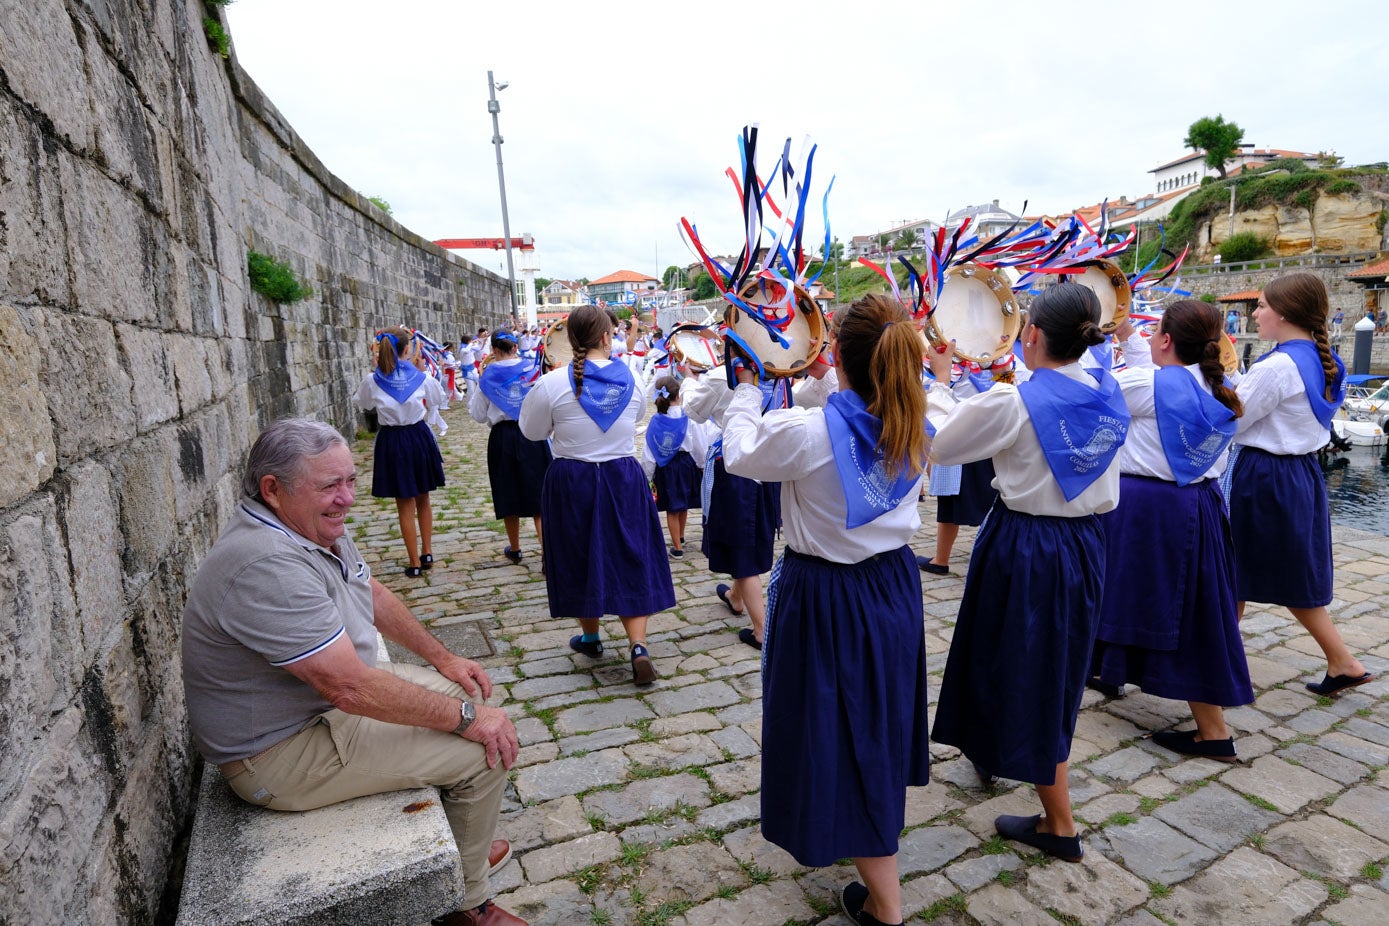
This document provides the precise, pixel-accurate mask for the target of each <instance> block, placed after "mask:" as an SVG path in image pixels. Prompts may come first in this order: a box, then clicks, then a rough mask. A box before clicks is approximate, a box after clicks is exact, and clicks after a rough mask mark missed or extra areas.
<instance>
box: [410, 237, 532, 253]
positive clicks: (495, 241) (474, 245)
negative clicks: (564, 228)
mask: <svg viewBox="0 0 1389 926" xmlns="http://www.w3.org/2000/svg"><path fill="white" fill-rule="evenodd" d="M434 243H435V244H437V245H438V246H439V247H441V248H445V249H448V250H455V251H467V250H474V249H481V248H490V249H491V250H493V251H500V250H501V249H502V248H504V247H506V239H505V238H440V239H439V240H438V241H436V242H434ZM511 246H512V247H513V248H516V249H517V250H520V251H534V250H535V239H534V238H532V237H531V236H530V235H523V236H522V237H520V238H512V239H511Z"/></svg>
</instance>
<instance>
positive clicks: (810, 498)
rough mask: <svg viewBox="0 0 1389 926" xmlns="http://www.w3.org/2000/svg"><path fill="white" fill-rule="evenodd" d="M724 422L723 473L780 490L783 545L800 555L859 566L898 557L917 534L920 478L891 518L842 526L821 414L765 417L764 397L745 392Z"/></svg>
mask: <svg viewBox="0 0 1389 926" xmlns="http://www.w3.org/2000/svg"><path fill="white" fill-rule="evenodd" d="M825 379H830V375H827V376H826V377H825ZM820 383H821V384H822V385H821V386H820V387H817V390H818V389H824V388H825V386H824V380H820ZM831 385H833V381H832V382H831ZM725 391H727V385H726V384H725ZM724 414H725V422H724V430H723V461H724V466H725V467H726V468H727V469H728V471H729V472H730V473H733V474H734V475H737V476H744V477H747V478H749V479H756V480H759V481H762V482H780V483H781V517H782V526H783V529H784V530H785V532H786V545H787V546H788V547H789V548H790V549H792V550H795V551H796V552H797V553H807V554H809V555H811V556H818V557H820V558H821V559H827V560H829V561H831V562H835V563H857V562H861V561H862V560H865V559H868V558H869V557H870V556H874V555H876V554H878V553H885V552H888V551H890V550H895V549H897V548H898V547H900V546H902V545H903V544H905V543H907V542H908V541H909V540H911V538H912V535H913V534H915V533H916V530H917V528H919V527H920V526H921V517H920V516H919V515H918V514H917V510H916V497H917V494H918V493H919V492H920V491H921V479H920V478H918V479H917V480H916V482H915V483H914V484H913V485H912V487H911V489H910V490H909V491H908V492H907V494H906V495H904V496H903V497H902V501H901V503H899V504H898V506H897V507H896V508H894V509H893V510H892V511H889V512H887V513H885V514H883V515H881V516H880V517H878V518H876V519H874V520H872V521H870V522H868V523H867V524H864V525H863V526H861V527H855V528H853V529H852V530H850V529H848V528H846V527H845V526H844V525H845V522H846V520H847V518H848V507H847V505H846V504H845V502H844V488H843V486H842V485H841V484H840V482H839V470H838V469H837V468H836V467H835V464H834V451H833V450H832V449H831V447H830V435H829V428H828V427H827V426H826V424H825V412H824V409H822V408H803V407H800V406H797V407H795V408H784V409H774V410H772V411H769V412H767V413H766V414H765V415H764V414H762V391H761V390H760V389H758V388H757V387H756V386H753V385H750V384H745V385H740V386H739V387H738V388H737V389H735V390H733V391H732V392H731V393H730V395H729V401H728V402H727V403H726V405H725V408H724Z"/></svg>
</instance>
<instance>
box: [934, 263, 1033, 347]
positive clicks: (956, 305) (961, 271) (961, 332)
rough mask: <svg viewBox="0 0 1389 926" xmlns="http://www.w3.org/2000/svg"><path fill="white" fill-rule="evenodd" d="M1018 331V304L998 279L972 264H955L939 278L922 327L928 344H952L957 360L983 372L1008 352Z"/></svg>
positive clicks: (1020, 322) (1019, 316) (1002, 281)
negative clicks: (933, 305)
mask: <svg viewBox="0 0 1389 926" xmlns="http://www.w3.org/2000/svg"><path fill="white" fill-rule="evenodd" d="M1020 330H1022V316H1021V314H1020V313H1019V312H1018V303H1017V300H1015V299H1014V298H1013V288H1012V287H1011V286H1010V285H1009V284H1008V280H1007V279H1006V278H1005V277H1004V276H1003V275H1002V274H1000V273H998V272H996V271H994V270H990V269H989V268H988V267H981V266H979V265H978V264H960V265H958V266H955V267H951V268H950V269H949V270H947V271H946V272H945V282H944V283H943V284H942V286H941V289H940V297H939V298H938V299H937V300H936V308H935V311H934V312H933V313H931V318H930V321H928V322H927V324H926V337H927V339H928V340H930V341H931V342H932V343H934V344H949V343H950V342H951V341H954V342H955V344H954V347H955V356H956V357H957V358H958V359H960V360H965V361H969V362H971V363H977V364H978V365H979V366H981V367H987V366H990V365H991V364H992V363H993V362H994V361H995V360H997V359H998V358H1000V357H1002V356H1004V355H1005V354H1007V353H1008V352H1009V351H1011V350H1012V349H1013V344H1014V342H1016V341H1017V339H1018V332H1019V331H1020Z"/></svg>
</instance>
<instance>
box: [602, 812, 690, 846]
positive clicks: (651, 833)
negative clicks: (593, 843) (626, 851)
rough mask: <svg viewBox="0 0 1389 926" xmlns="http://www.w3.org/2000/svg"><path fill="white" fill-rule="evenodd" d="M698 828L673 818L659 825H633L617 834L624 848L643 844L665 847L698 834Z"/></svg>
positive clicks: (687, 821)
mask: <svg viewBox="0 0 1389 926" xmlns="http://www.w3.org/2000/svg"><path fill="white" fill-rule="evenodd" d="M698 829H699V828H698V827H697V826H695V825H694V824H693V823H691V822H690V821H689V820H685V819H682V818H680V817H673V818H671V819H669V820H663V821H661V822H660V823H634V824H632V825H631V826H629V827H627V828H626V829H624V830H623V831H622V832H620V833H618V834H617V838H618V839H621V840H622V844H623V845H624V846H629V845H637V844H640V843H645V844H647V845H652V846H661V845H666V844H667V843H670V842H672V841H674V840H677V839H684V838H685V837H687V836H691V835H693V834H695V833H696V832H698Z"/></svg>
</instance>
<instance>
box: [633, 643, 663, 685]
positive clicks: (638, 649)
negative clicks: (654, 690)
mask: <svg viewBox="0 0 1389 926" xmlns="http://www.w3.org/2000/svg"><path fill="white" fill-rule="evenodd" d="M656 678H657V675H656V667H655V666H654V665H652V663H651V656H650V654H649V653H647V651H646V647H644V646H642V645H640V644H636V645H633V647H632V684H633V685H636V686H638V687H640V688H645V687H646V686H647V685H650V684H651V683H652V682H654V681H656Z"/></svg>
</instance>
